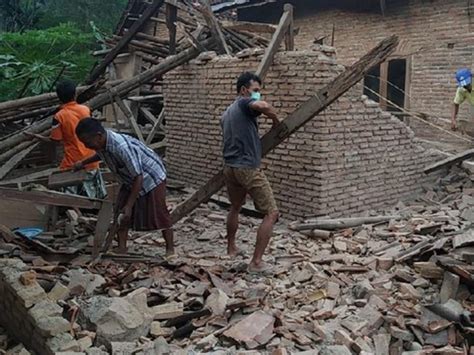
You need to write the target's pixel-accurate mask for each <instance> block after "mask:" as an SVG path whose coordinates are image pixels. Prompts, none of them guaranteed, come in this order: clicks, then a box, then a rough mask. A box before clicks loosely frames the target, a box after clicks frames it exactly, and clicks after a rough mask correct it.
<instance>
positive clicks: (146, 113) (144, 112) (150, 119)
mask: <svg viewBox="0 0 474 355" xmlns="http://www.w3.org/2000/svg"><path fill="white" fill-rule="evenodd" d="M140 112H141V113H142V115H143V116H144V117H145V118H146V119H147V121H148V122H150V123H151V124H153V125H154V124H155V123H156V121H158V120H157V119H156V117H155V116H154V115H153V114H152V113H151V112H150V110H148V109H147V108H145V107H140Z"/></svg>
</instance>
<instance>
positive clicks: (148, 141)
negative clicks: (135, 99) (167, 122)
mask: <svg viewBox="0 0 474 355" xmlns="http://www.w3.org/2000/svg"><path fill="white" fill-rule="evenodd" d="M164 117H165V110H164V109H163V110H161V112H160V114H159V116H158V119H157V120H156V122H155V124H154V125H153V127H152V129H151V131H150V134H149V135H148V137H146V141H145V144H146V145H150V144H151V142H152V141H153V138H155V135H156V132H158V130H159V129H160V127H161V123H162V122H163V118H164Z"/></svg>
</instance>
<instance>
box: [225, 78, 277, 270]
mask: <svg viewBox="0 0 474 355" xmlns="http://www.w3.org/2000/svg"><path fill="white" fill-rule="evenodd" d="M261 85H262V81H261V80H260V78H259V77H258V76H257V75H255V74H253V73H250V72H245V73H243V74H242V75H240V77H239V78H238V80H237V93H238V96H237V98H236V99H235V101H234V102H233V103H232V104H231V105H230V106H229V107H228V108H227V110H226V111H225V112H224V114H223V115H222V118H221V126H222V131H223V154H224V162H225V167H224V176H225V180H226V186H227V193H228V195H229V200H230V202H231V207H230V211H229V214H228V216H227V253H228V254H229V255H230V256H236V255H237V254H238V253H239V250H238V248H237V246H236V243H235V237H236V233H237V228H238V224H239V212H240V209H241V207H242V205H243V204H244V203H245V198H246V196H247V194H249V195H250V196H251V197H252V199H253V201H254V204H255V208H256V209H257V210H259V211H260V212H262V213H264V214H265V217H264V219H263V221H262V224H261V225H260V227H259V229H258V231H257V242H256V245H255V251H254V254H253V257H252V260H251V261H250V264H249V271H250V272H263V271H266V270H268V269H269V265H266V264H265V263H264V262H263V261H262V257H263V254H264V252H265V249H266V247H267V245H268V242H269V241H270V237H271V234H272V229H273V225H274V224H275V222H276V221H277V220H278V208H277V206H276V202H275V199H274V197H273V192H272V189H271V186H270V183H269V182H268V180H267V178H266V176H265V174H264V173H263V171H262V170H261V169H260V163H261V158H262V146H261V143H260V137H259V135H258V121H257V119H258V117H259V116H260V115H261V114H263V115H265V116H266V117H268V118H270V119H271V120H272V122H273V125H274V126H275V125H277V124H278V123H279V121H278V118H277V115H276V113H275V109H274V108H273V107H272V106H271V105H270V104H268V103H267V102H265V101H262V100H261V94H260V87H261Z"/></svg>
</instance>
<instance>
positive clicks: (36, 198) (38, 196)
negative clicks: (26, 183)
mask: <svg viewBox="0 0 474 355" xmlns="http://www.w3.org/2000/svg"><path fill="white" fill-rule="evenodd" d="M0 199H4V200H13V201H26V202H31V203H34V204H38V205H48V206H67V207H77V208H84V209H100V207H101V206H102V202H103V201H102V200H98V199H93V198H87V197H82V196H76V195H70V194H64V193H61V192H55V191H20V190H16V189H9V188H6V187H0Z"/></svg>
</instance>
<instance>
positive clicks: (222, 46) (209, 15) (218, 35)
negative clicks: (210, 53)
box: [200, 0, 232, 55]
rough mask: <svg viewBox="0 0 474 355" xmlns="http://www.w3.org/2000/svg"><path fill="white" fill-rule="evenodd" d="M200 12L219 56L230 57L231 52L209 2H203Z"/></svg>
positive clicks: (207, 0)
mask: <svg viewBox="0 0 474 355" xmlns="http://www.w3.org/2000/svg"><path fill="white" fill-rule="evenodd" d="M200 12H201V14H202V16H203V17H204V20H206V23H207V27H209V29H210V30H211V34H212V36H213V37H214V39H215V40H216V43H217V45H218V47H219V54H228V55H232V51H231V50H230V48H229V46H228V45H227V42H226V40H225V37H224V34H223V33H222V28H221V25H220V23H219V21H218V20H217V19H216V17H215V16H214V13H213V12H212V10H211V6H210V5H209V0H204V6H203V7H201V8H200Z"/></svg>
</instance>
